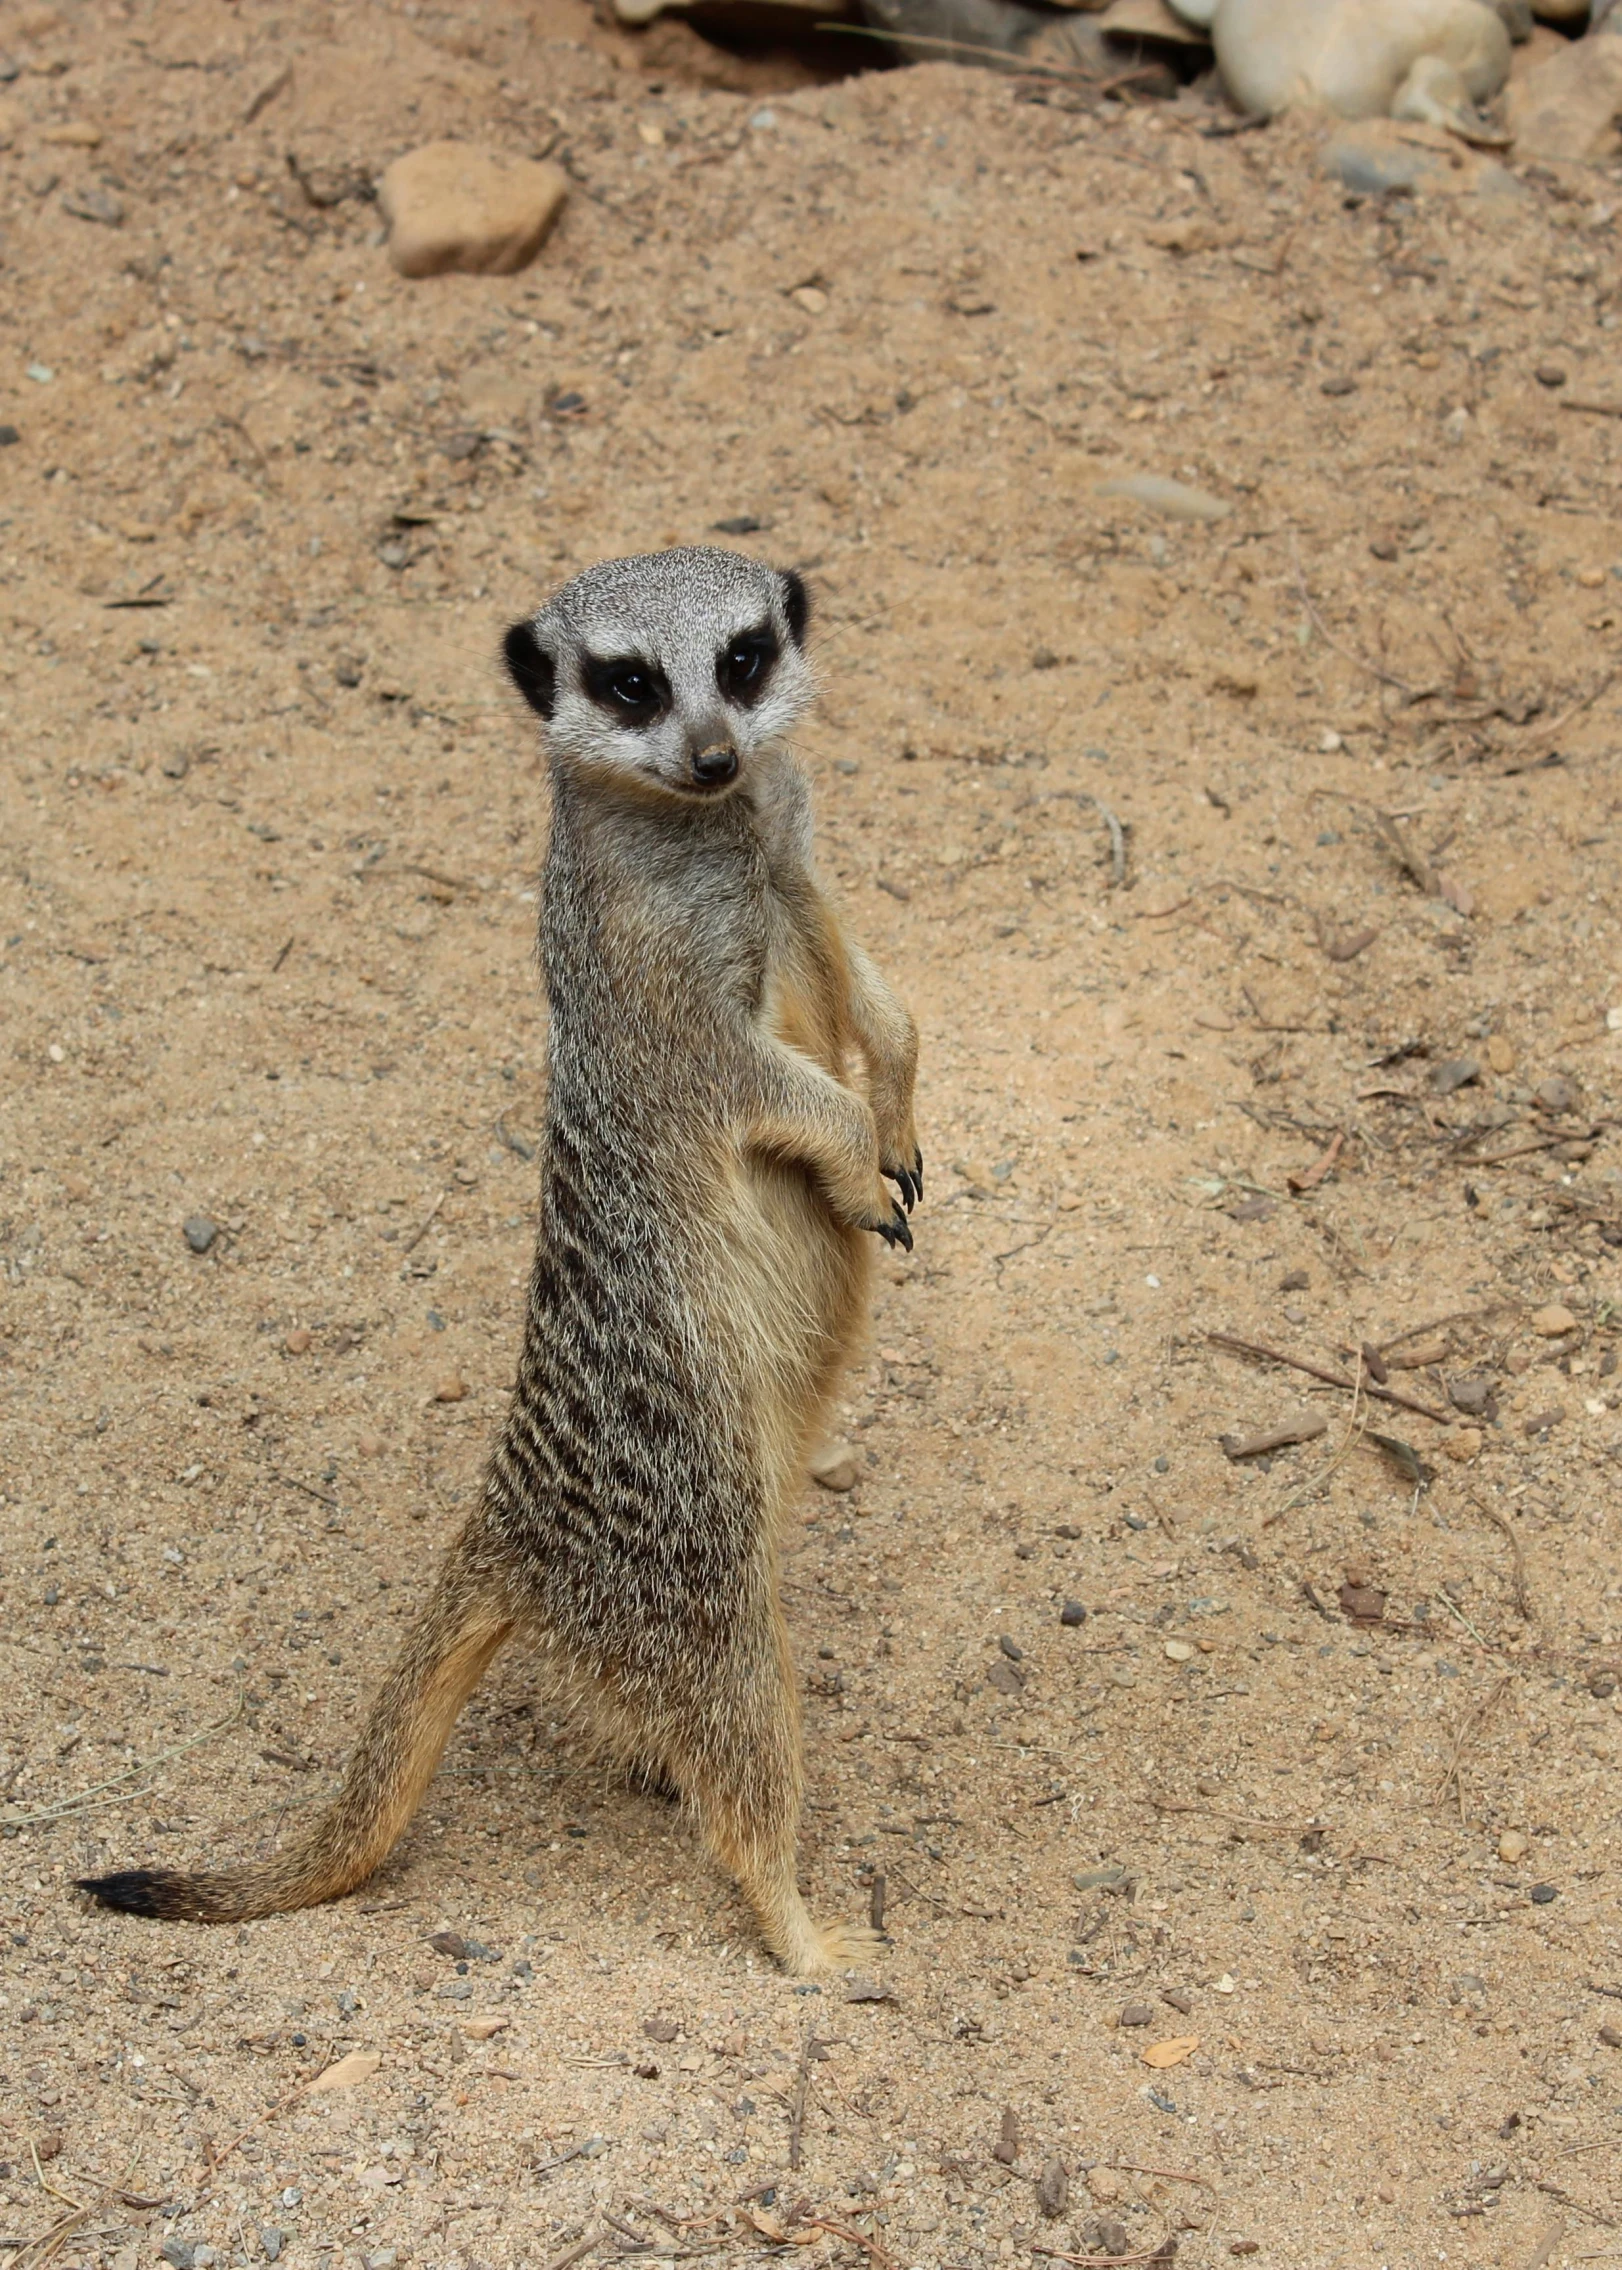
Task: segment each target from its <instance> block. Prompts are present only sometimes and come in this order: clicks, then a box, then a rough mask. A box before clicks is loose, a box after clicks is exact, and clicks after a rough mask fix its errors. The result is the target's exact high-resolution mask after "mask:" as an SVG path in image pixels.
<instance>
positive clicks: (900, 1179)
mask: <svg viewBox="0 0 1622 2270" xmlns="http://www.w3.org/2000/svg"><path fill="white" fill-rule="evenodd" d="M879 1172H880V1173H881V1174H882V1175H883V1176H884V1179H885V1180H886V1182H893V1183H894V1184H895V1186H896V1188H897V1189H898V1190H899V1191H900V1193H901V1203H902V1205H903V1206H905V1208H906V1209H907V1212H908V1213H909V1214H910V1213H911V1212H912V1210H913V1208H914V1206H916V1205H917V1203H918V1201H919V1199H920V1198H922V1196H923V1194H924V1154H923V1152H922V1151H920V1150H919V1148H918V1146H917V1145H916V1144H914V1145H913V1150H912V1164H911V1166H900V1165H897V1166H890V1165H883V1166H881V1167H880V1168H879Z"/></svg>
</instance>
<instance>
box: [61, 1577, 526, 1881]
mask: <svg viewBox="0 0 1622 2270" xmlns="http://www.w3.org/2000/svg"><path fill="white" fill-rule="evenodd" d="M514 1621H515V1618H514V1615H513V1610H512V1606H511V1603H510V1601H509V1599H508V1597H507V1595H506V1592H505V1589H504V1587H503V1585H502V1584H501V1581H500V1576H499V1572H498V1570H496V1569H495V1568H493V1567H492V1566H491V1564H490V1559H489V1556H488V1551H487V1550H486V1551H484V1552H481V1551H480V1550H479V1546H478V1544H477V1542H475V1541H474V1540H473V1539H471V1538H469V1537H464V1538H462V1539H461V1540H460V1541H459V1542H458V1543H457V1544H456V1545H455V1546H453V1547H452V1548H451V1552H450V1554H449V1557H448V1558H447V1560H446V1562H445V1566H444V1568H443V1569H442V1570H441V1572H440V1576H439V1580H438V1583H437V1584H436V1585H435V1587H434V1592H433V1597H432V1598H431V1599H430V1600H429V1602H428V1605H427V1607H426V1608H425V1609H424V1610H423V1613H422V1616H421V1617H420V1619H419V1620H418V1623H417V1626H416V1629H415V1630H414V1631H413V1632H412V1634H411V1637H410V1638H409V1639H408V1640H407V1642H406V1644H405V1647H404V1648H403V1650H402V1651H401V1654H400V1658H399V1660H398V1662H397V1663H396V1664H395V1666H394V1669H393V1670H392V1671H391V1672H390V1673H389V1676H388V1678H387V1679H386V1680H385V1681H384V1683H383V1688H382V1692H381V1693H380V1694H379V1696H378V1698H377V1701H376V1702H375V1703H374V1705H373V1706H372V1715H371V1717H370V1718H369V1719H368V1721H367V1724H366V1729H365V1731H364V1733H363V1734H362V1735H361V1738H360V1741H359V1742H358V1743H357V1745H356V1747H355V1751H354V1754H353V1756H352V1757H351V1758H350V1761H349V1765H348V1767H347V1769H346V1771H345V1773H344V1778H343V1782H342V1785H341V1786H340V1788H339V1790H338V1794H337V1796H336V1797H335V1798H334V1799H333V1801H332V1803H331V1804H330V1805H329V1806H328V1807H327V1809H326V1811H325V1812H324V1813H323V1814H322V1815H321V1816H320V1818H319V1819H318V1820H316V1821H315V1822H313V1823H312V1824H311V1826H310V1827H309V1828H308V1830H306V1832H305V1833H304V1835H303V1836H301V1837H300V1838H299V1839H298V1840H297V1842H296V1843H294V1844H292V1845H290V1846H289V1847H288V1849H287V1850H286V1851H285V1852H280V1853H278V1854H277V1855H276V1856H275V1857H274V1858H273V1859H270V1860H262V1861H254V1862H250V1863H249V1864H247V1865H246V1866H244V1867H241V1868H228V1869H223V1870H221V1871H219V1872H217V1873H216V1872H214V1871H210V1872H208V1873H207V1874H198V1875H188V1874H185V1873H182V1872H179V1871H176V1870H171V1869H162V1868H126V1869H121V1870H119V1871H118V1872H117V1873H116V1874H114V1875H111V1876H86V1877H81V1878H80V1879H79V1884H80V1889H81V1890H82V1891H87V1892H89V1893H90V1894H91V1895H92V1896H93V1897H94V1898H95V1899H98V1900H99V1901H100V1902H101V1903H102V1905H103V1906H104V1907H112V1908H121V1909H122V1910H123V1911H124V1913H125V1914H127V1915H155V1916H167V1917H173V1918H176V1919H178V1920H180V1921H184V1922H190V1923H241V1922H245V1921H247V1920H248V1919H249V1918H250V1917H253V1916H259V1915H280V1914H282V1913H284V1912H285V1911H286V1910H288V1909H290V1908H298V1907H315V1906H318V1905H319V1904H320V1902H321V1901H322V1900H331V1899H337V1898H339V1897H340V1896H341V1895H342V1894H343V1893H345V1892H349V1891H353V1890H354V1888H355V1886H356V1885H357V1884H360V1883H363V1882H364V1881H365V1879H366V1878H367V1877H368V1876H369V1875H370V1874H371V1873H372V1870H373V1869H374V1868H376V1867H377V1865H378V1863H379V1862H380V1861H381V1860H382V1859H383V1857H384V1855H385V1854H386V1853H387V1852H388V1851H389V1850H390V1848H391V1847H392V1846H393V1845H394V1843H395V1842H396V1840H397V1839H398V1838H399V1837H400V1836H401V1835H402V1834H403V1833H404V1831H405V1828H406V1826H407V1824H408V1823H409V1821H410V1820H411V1817H412V1815H413V1814H414V1813H415V1812H416V1810H417V1807H418V1805H419V1804H420V1803H421V1802H422V1797H423V1792H424V1791H425V1790H426V1788H427V1787H428V1784H429V1782H430V1780H431V1779H432V1778H433V1773H434V1768H435V1767H436V1766H437V1765H438V1763H439V1760H440V1754H441V1752H442V1751H443V1750H444V1747H445V1744H446V1742H447V1741H448V1740H449V1738H450V1732H451V1728H452V1727H453V1726H454V1725H455V1724H456V1720H457V1718H458V1716H459V1714H460V1712H461V1709H462V1705H463V1704H464V1703H465V1702H466V1701H467V1699H468V1697H469V1695H470V1694H472V1692H473V1690H474V1688H475V1687H476V1686H477V1685H478V1683H479V1681H480V1679H482V1678H483V1676H484V1673H485V1671H486V1669H487V1668H488V1666H489V1663H490V1660H491V1658H492V1657H493V1656H494V1655H495V1653H496V1650H497V1649H498V1648H499V1647H500V1646H501V1643H502V1641H503V1640H504V1639H505V1638H506V1637H507V1635H508V1633H509V1632H510V1631H511V1630H512V1627H513V1623H514Z"/></svg>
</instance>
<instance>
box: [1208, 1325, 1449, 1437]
mask: <svg viewBox="0 0 1622 2270" xmlns="http://www.w3.org/2000/svg"><path fill="white" fill-rule="evenodd" d="M1205 1337H1206V1338H1207V1340H1209V1341H1210V1342H1211V1344H1212V1346H1213V1347H1216V1348H1227V1349H1230V1350H1231V1351H1232V1352H1233V1353H1234V1354H1235V1355H1239V1356H1255V1357H1256V1358H1258V1360H1260V1361H1261V1362H1264V1363H1270V1364H1286V1365H1288V1367H1289V1369H1290V1370H1291V1371H1300V1372H1305V1373H1306V1375H1307V1377H1308V1378H1309V1379H1321V1380H1322V1381H1323V1382H1324V1384H1325V1386H1326V1387H1342V1388H1345V1389H1346V1390H1347V1392H1348V1393H1349V1394H1356V1392H1357V1381H1356V1380H1355V1379H1348V1378H1347V1376H1346V1374H1345V1373H1344V1372H1343V1371H1331V1370H1330V1369H1329V1367H1328V1366H1327V1365H1326V1364H1309V1363H1308V1362H1307V1361H1306V1359H1305V1357H1303V1356H1287V1355H1285V1354H1284V1353H1283V1351H1282V1350H1281V1349H1278V1348H1264V1347H1263V1346H1262V1345H1261V1343H1260V1342H1259V1341H1257V1340H1241V1339H1240V1337H1239V1335H1238V1334H1237V1333H1235V1332H1207V1334H1206V1335H1205ZM1363 1393H1364V1394H1365V1395H1372V1396H1373V1397H1374V1399H1375V1400H1376V1402H1380V1403H1390V1404H1394V1405H1395V1407H1396V1408H1397V1409H1398V1410H1399V1411H1414V1412H1417V1413H1418V1415H1419V1417H1420V1418H1422V1419H1433V1420H1434V1421H1435V1422H1436V1424H1437V1425H1438V1426H1439V1427H1450V1426H1451V1425H1452V1424H1453V1414H1452V1412H1451V1411H1438V1410H1437V1409H1436V1408H1435V1407H1434V1405H1432V1404H1429V1403H1420V1402H1417V1401H1416V1400H1415V1398H1414V1397H1413V1396H1411V1395H1403V1394H1401V1393H1400V1392H1399V1391H1398V1389H1396V1388H1395V1387H1377V1386H1376V1385H1375V1384H1374V1382H1373V1380H1371V1379H1365V1380H1364V1381H1363Z"/></svg>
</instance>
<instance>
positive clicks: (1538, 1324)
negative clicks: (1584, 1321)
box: [1532, 1301, 1577, 1340]
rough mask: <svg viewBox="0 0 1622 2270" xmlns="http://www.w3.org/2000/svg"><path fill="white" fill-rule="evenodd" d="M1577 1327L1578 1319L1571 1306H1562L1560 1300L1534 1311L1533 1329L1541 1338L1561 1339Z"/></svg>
mask: <svg viewBox="0 0 1622 2270" xmlns="http://www.w3.org/2000/svg"><path fill="white" fill-rule="evenodd" d="M1576 1329H1577V1319H1576V1318H1575V1317H1574V1316H1573V1315H1572V1313H1571V1311H1570V1309H1569V1308H1562V1307H1561V1306H1560V1304H1559V1302H1558V1301H1554V1302H1551V1303H1550V1305H1549V1306H1548V1307H1547V1308H1537V1309H1534V1310H1533V1311H1532V1330H1533V1331H1534V1332H1535V1333H1536V1334H1537V1336H1538V1338H1539V1339H1540V1340H1559V1339H1562V1338H1564V1336H1565V1334H1566V1333H1568V1332H1575V1331H1576Z"/></svg>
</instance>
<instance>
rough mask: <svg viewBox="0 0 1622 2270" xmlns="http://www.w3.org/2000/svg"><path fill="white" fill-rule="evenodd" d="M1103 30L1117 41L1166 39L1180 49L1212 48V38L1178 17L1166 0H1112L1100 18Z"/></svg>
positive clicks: (1195, 25) (1196, 26)
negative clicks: (1122, 39) (1124, 39)
mask: <svg viewBox="0 0 1622 2270" xmlns="http://www.w3.org/2000/svg"><path fill="white" fill-rule="evenodd" d="M1098 22H1099V26H1100V28H1101V29H1102V30H1104V31H1107V32H1112V33H1114V34H1115V36H1116V37H1117V38H1128V39H1164V40H1170V41H1171V42H1172V44H1173V45H1174V46H1177V47H1209V46H1210V44H1211V35H1210V33H1209V32H1208V31H1206V30H1204V29H1202V27H1201V26H1199V25H1197V24H1189V23H1185V22H1184V21H1183V19H1182V17H1181V16H1178V15H1174V14H1173V13H1172V11H1171V9H1170V8H1169V7H1168V6H1167V5H1166V0H1110V5H1109V6H1108V7H1107V8H1106V9H1105V10H1104V12H1103V14H1102V15H1101V16H1100V17H1099V19H1098Z"/></svg>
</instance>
